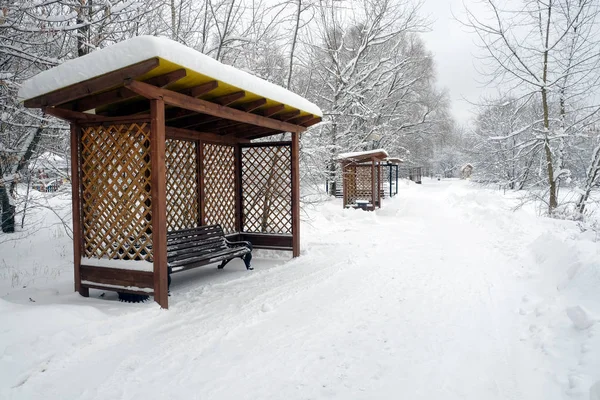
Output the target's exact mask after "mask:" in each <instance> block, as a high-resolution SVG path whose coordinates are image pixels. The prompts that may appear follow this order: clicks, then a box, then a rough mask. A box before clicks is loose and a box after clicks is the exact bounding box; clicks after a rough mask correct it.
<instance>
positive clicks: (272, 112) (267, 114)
mask: <svg viewBox="0 0 600 400" xmlns="http://www.w3.org/2000/svg"><path fill="white" fill-rule="evenodd" d="M284 109H285V106H284V105H283V104H278V105H276V106H273V107H269V108H267V109H266V110H264V111H262V112H261V113H260V115H262V116H263V117H270V116H272V115H275V114H277V113H278V112H281V111H283V110H284Z"/></svg>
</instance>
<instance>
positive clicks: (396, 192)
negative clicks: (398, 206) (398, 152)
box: [394, 165, 400, 194]
mask: <svg viewBox="0 0 600 400" xmlns="http://www.w3.org/2000/svg"><path fill="white" fill-rule="evenodd" d="M399 172H400V171H399V169H398V165H396V190H394V194H398V173H399Z"/></svg>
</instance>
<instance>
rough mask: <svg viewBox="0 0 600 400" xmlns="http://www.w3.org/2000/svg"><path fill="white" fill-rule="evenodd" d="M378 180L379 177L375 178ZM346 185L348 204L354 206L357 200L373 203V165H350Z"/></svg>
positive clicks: (345, 175)
mask: <svg viewBox="0 0 600 400" xmlns="http://www.w3.org/2000/svg"><path fill="white" fill-rule="evenodd" d="M375 179H377V176H375ZM344 184H345V185H346V204H354V203H356V200H367V201H369V202H371V201H372V200H373V197H372V196H371V190H372V187H371V165H350V166H348V167H346V171H345V173H344Z"/></svg>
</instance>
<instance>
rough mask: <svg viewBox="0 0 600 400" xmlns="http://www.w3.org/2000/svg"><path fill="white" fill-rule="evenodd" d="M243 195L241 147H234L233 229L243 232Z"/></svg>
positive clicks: (238, 145)
mask: <svg viewBox="0 0 600 400" xmlns="http://www.w3.org/2000/svg"><path fill="white" fill-rule="evenodd" d="M243 196H244V193H243V190H242V146H241V145H240V144H239V143H238V144H236V145H235V198H236V202H235V229H236V231H237V232H238V233H242V232H243V231H244V198H243Z"/></svg>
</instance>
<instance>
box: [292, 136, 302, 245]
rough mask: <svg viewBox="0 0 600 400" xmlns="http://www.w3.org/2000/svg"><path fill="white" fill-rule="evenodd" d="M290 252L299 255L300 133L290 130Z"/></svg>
mask: <svg viewBox="0 0 600 400" xmlns="http://www.w3.org/2000/svg"><path fill="white" fill-rule="evenodd" d="M291 168H292V252H293V256H294V257H299V256H300V135H299V133H298V132H292V165H291Z"/></svg>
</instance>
